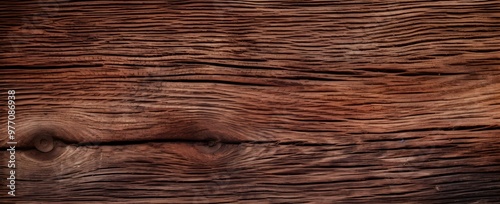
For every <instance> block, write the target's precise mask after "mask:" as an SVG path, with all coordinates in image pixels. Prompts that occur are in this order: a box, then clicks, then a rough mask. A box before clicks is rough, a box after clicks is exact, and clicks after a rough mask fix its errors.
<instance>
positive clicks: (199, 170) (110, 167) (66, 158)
mask: <svg viewBox="0 0 500 204" xmlns="http://www.w3.org/2000/svg"><path fill="white" fill-rule="evenodd" d="M419 140H427V139H419ZM419 140H415V141H406V142H400V141H392V142H388V141H385V142H372V143H370V145H315V146H303V145H282V144H281V145H278V144H266V143H264V144H220V143H219V144H215V145H212V146H209V145H208V144H206V143H201V142H200V143H182V142H180V143H176V142H174V143H141V144H130V145H125V146H123V145H100V146H98V147H94V148H90V147H88V146H80V147H77V146H74V145H64V144H62V143H58V144H57V145H56V147H55V149H54V150H53V151H52V153H53V154H52V155H50V157H41V156H43V155H40V153H39V152H38V151H37V150H26V151H23V152H22V153H21V155H20V158H19V165H20V166H22V168H21V170H20V171H19V172H20V174H19V177H20V178H22V181H20V182H19V188H20V189H21V190H20V191H19V196H18V197H19V198H26V199H28V198H30V199H34V198H36V200H43V201H60V199H61V196H63V195H64V199H65V201H82V200H99V201H113V202H125V201H128V202H134V203H135V202H140V201H145V200H147V201H148V202H159V203H181V202H188V203H193V202H201V203H204V202H216V203H220V202H232V203H234V202H249V203H255V202H296V201H300V202H322V203H329V202H332V201H337V202H347V201H348V202H353V203H366V202H382V201H387V200H390V201H392V202H418V203H443V202H449V201H460V202H476V201H490V202H493V201H500V200H499V197H498V195H499V193H500V190H499V189H500V178H499V177H498V162H499V161H500V155H499V154H497V152H498V144H480V145H478V144H477V143H466V142H462V143H459V142H457V143H455V144H454V145H447V146H444V145H443V146H434V147H433V146H422V145H421V142H420V141H419ZM424 143H425V141H424ZM388 145H390V146H388ZM479 146H480V147H479ZM491 153H494V154H491ZM27 170H30V171H27Z"/></svg>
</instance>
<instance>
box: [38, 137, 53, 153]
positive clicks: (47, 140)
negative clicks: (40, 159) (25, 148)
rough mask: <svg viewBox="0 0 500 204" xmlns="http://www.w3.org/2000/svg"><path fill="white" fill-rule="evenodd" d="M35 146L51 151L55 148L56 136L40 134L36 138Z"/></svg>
mask: <svg viewBox="0 0 500 204" xmlns="http://www.w3.org/2000/svg"><path fill="white" fill-rule="evenodd" d="M34 145H35V148H36V149H37V150H38V151H40V152H50V151H52V149H54V138H52V136H50V135H46V134H43V135H39V136H37V137H35V140H34Z"/></svg>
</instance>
